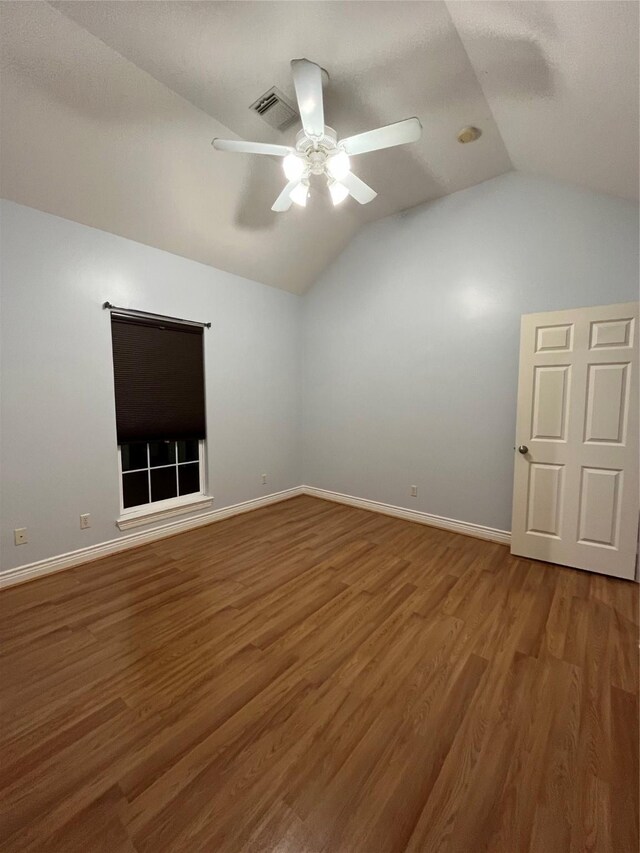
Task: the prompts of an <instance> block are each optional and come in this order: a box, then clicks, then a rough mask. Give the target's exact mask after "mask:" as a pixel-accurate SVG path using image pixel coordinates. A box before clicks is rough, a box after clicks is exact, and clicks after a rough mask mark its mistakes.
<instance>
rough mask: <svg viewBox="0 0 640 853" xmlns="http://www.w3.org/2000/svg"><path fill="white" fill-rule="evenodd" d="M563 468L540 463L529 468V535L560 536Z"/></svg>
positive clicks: (535, 463)
mask: <svg viewBox="0 0 640 853" xmlns="http://www.w3.org/2000/svg"><path fill="white" fill-rule="evenodd" d="M563 467H564V466H562V465H547V464H543V463H540V462H532V463H531V465H530V466H529V500H528V510H527V532H528V533H536V534H538V535H539V536H547V537H548V536H553V537H554V538H555V539H557V538H558V537H559V536H560V510H561V507H562V479H563V474H564V471H563Z"/></svg>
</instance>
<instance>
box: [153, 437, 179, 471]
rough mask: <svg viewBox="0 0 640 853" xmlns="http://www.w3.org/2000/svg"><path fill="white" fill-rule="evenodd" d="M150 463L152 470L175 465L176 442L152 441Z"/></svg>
mask: <svg viewBox="0 0 640 853" xmlns="http://www.w3.org/2000/svg"><path fill="white" fill-rule="evenodd" d="M149 461H150V463H151V467H152V468H154V467H156V466H157V465H173V464H174V463H175V461H176V443H175V441H150V442H149Z"/></svg>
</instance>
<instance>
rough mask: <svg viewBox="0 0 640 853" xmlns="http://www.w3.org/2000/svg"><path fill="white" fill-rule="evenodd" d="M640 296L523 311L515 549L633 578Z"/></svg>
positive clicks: (513, 523) (636, 536)
mask: <svg viewBox="0 0 640 853" xmlns="http://www.w3.org/2000/svg"><path fill="white" fill-rule="evenodd" d="M638 439H639V436H638V303H637V302H631V303H627V304H624V305H606V306H603V307H599V308H576V309H572V310H570V311H554V312H551V313H545V314H527V315H525V316H523V318H522V328H521V337H520V374H519V385H518V413H517V426H516V453H515V457H516V458H515V475H514V493H513V521H512V533H511V551H512V553H513V554H519V555H521V556H525V557H531V558H534V559H537V560H547V561H549V562H552V563H560V564H562V565H565V566H575V567H576V568H580V569H589V570H590V571H594V572H600V573H603V574H607V575H615V576H617V577H622V578H633V577H634V575H635V568H636V550H637V542H638V513H639V498H638V486H639V483H638V465H639V458H638Z"/></svg>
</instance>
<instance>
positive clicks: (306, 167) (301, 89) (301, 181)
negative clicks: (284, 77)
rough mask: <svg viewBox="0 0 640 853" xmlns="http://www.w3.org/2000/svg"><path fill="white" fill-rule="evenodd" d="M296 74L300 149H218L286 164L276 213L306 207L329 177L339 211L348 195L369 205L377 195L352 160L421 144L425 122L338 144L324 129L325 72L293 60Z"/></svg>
mask: <svg viewBox="0 0 640 853" xmlns="http://www.w3.org/2000/svg"><path fill="white" fill-rule="evenodd" d="M291 68H292V71H293V83H294V87H295V90H296V98H297V100H298V110H299V112H300V118H301V119H302V130H300V131H299V132H298V134H297V136H296V142H295V148H292V147H290V146H287V145H274V144H270V143H263V142H245V141H243V140H234V139H214V140H213V143H212V144H213V147H214V148H216V149H217V150H218V151H233V152H236V153H241V154H267V155H271V156H273V157H282V158H283V159H282V168H283V171H284V174H285V177H286V179H287V181H288V183H287V185H286V186H285V188H284V189H283V190H282V192H281V193H280V195H279V196H278V198H277V199H276V200H275V202H274V203H273V206H272V208H271V209H272V210H274V211H276V212H283V211H285V210H289V208H290V207H291V204H292V203H293V204H297V205H300V206H301V207H305V205H306V203H307V198H308V196H309V177H310V175H324V176H325V177H326V179H327V186H328V188H329V194H330V196H331V201H332V202H333V204H334V205H338V204H340V203H341V202H343V201H344V200H345V198H346V197H347V196H348V195H350V196H351V197H352V198H353V199H355V200H356V201H357V202H358V203H359V204H368V203H369V202H370V201H373V199H374V198H375V197H376V195H377V193H376V191H375V190H373V189H371V187H370V186H368V185H367V184H365V182H364V181H361V180H360V178H358V177H357V175H355V174H354V173H353V172H352V171H351V160H350V157H352V156H355V155H357V154H366V153H367V152H369V151H378V150H380V149H381V148H391V147H393V146H395V145H404V144H405V143H407V142H416V141H417V140H418V139H420V136H421V134H422V125H421V124H420V121H419V120H418V119H417V118H415V117H414V118H408V119H404V121H398V122H396V123H395V124H389V125H387V126H386V127H379V128H377V129H376V130H368V131H365V132H364V133H358V134H356V135H355V136H350V137H348V138H347V139H342V140H340V141H339V140H338V135H337V133H336V132H335V130H334V129H333V128H332V127H328V126H327V125H325V123H324V104H323V98H322V83H323V79H328V78H327V74H326V71H324V70H323V69H322V68H320V66H319V65H316V63H315V62H310V61H309V60H308V59H294V60H293V61H292V62H291Z"/></svg>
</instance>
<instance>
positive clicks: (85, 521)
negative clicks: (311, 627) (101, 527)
mask: <svg viewBox="0 0 640 853" xmlns="http://www.w3.org/2000/svg"><path fill="white" fill-rule="evenodd" d="M87 527H91V513H88V512H85V513H83V514H82V515H81V516H80V529H81V530H86V529H87Z"/></svg>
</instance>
